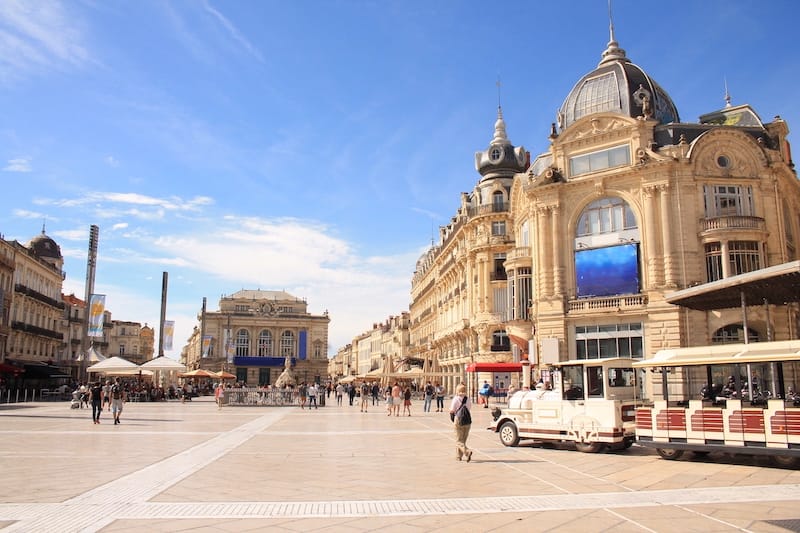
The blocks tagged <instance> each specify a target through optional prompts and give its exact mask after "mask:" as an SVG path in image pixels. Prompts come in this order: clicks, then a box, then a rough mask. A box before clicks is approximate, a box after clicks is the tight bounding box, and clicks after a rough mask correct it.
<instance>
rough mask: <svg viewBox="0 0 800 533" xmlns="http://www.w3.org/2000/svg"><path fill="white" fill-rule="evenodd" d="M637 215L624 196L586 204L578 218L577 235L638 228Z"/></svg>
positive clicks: (583, 235) (582, 235)
mask: <svg viewBox="0 0 800 533" xmlns="http://www.w3.org/2000/svg"><path fill="white" fill-rule="evenodd" d="M637 227H638V225H637V224H636V217H635V216H634V215H633V211H632V210H631V208H630V206H629V205H628V203H627V202H626V201H625V200H623V199H622V198H617V197H608V198H601V199H600V200H595V201H594V202H592V203H590V204H589V205H587V206H586V208H585V209H584V210H583V212H582V213H581V216H580V218H579V219H578V227H577V229H576V236H577V237H585V236H589V235H600V234H604V233H614V232H618V231H624V230H629V229H636V228H637Z"/></svg>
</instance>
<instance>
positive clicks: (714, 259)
mask: <svg viewBox="0 0 800 533" xmlns="http://www.w3.org/2000/svg"><path fill="white" fill-rule="evenodd" d="M723 277H724V275H723V273H722V246H721V245H720V243H718V242H710V243H708V244H706V279H707V280H708V281H716V280H718V279H722V278H723Z"/></svg>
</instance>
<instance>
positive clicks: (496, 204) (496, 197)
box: [492, 191, 505, 211]
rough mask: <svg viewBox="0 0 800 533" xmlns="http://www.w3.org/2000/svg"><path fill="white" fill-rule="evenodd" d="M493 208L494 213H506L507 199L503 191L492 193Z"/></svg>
mask: <svg viewBox="0 0 800 533" xmlns="http://www.w3.org/2000/svg"><path fill="white" fill-rule="evenodd" d="M492 207H493V209H492V210H493V211H505V209H504V207H505V199H504V197H503V193H502V192H501V191H494V192H493V193H492Z"/></svg>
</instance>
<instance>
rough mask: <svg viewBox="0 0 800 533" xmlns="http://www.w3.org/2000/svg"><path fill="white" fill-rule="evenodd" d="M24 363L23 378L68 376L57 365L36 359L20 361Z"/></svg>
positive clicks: (62, 377) (61, 377) (59, 377)
mask: <svg viewBox="0 0 800 533" xmlns="http://www.w3.org/2000/svg"><path fill="white" fill-rule="evenodd" d="M20 362H21V363H23V364H24V365H25V376H24V377H25V379H64V378H68V377H70V375H69V374H66V373H65V372H64V371H63V370H61V369H60V368H59V367H57V366H53V365H48V364H46V363H40V362H37V361H25V362H22V361H20Z"/></svg>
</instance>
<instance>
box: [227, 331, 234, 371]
mask: <svg viewBox="0 0 800 533" xmlns="http://www.w3.org/2000/svg"><path fill="white" fill-rule="evenodd" d="M225 360H226V361H228V362H229V363H233V337H232V335H231V330H230V329H226V330H225Z"/></svg>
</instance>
